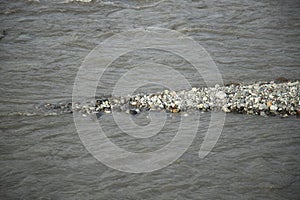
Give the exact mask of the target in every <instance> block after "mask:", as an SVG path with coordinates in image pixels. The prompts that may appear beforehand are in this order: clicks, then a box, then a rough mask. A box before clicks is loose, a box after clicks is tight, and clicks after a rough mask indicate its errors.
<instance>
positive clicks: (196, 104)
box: [45, 81, 300, 117]
mask: <svg viewBox="0 0 300 200" xmlns="http://www.w3.org/2000/svg"><path fill="white" fill-rule="evenodd" d="M45 106H46V107H49V109H52V107H54V108H53V109H57V106H54V105H53V104H46V105H45ZM58 107H63V109H64V110H65V111H66V112H73V111H76V112H80V113H82V114H83V115H87V114H96V115H97V116H101V115H102V114H103V113H110V112H111V111H112V110H114V111H124V112H127V113H130V114H138V113H140V112H142V111H144V110H164V111H166V112H171V113H178V112H191V111H193V110H201V111H210V110H222V111H223V112H227V113H230V112H232V113H246V114H251V115H263V116H265V115H280V116H282V117H287V116H289V115H300V83H299V81H295V82H283V83H275V82H270V83H255V84H251V85H244V84H231V85H227V86H219V85H215V87H208V88H192V89H191V90H189V91H184V90H183V91H177V92H175V91H169V90H164V91H162V92H161V93H157V94H137V95H133V96H125V97H111V98H105V99H98V100H96V102H95V103H93V102H90V103H89V104H85V105H82V104H80V103H73V104H72V106H71V104H66V105H59V106H58ZM58 109H59V108H58Z"/></svg>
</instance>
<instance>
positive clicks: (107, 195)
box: [0, 0, 300, 199]
mask: <svg viewBox="0 0 300 200" xmlns="http://www.w3.org/2000/svg"><path fill="white" fill-rule="evenodd" d="M0 7H1V9H0V16H1V22H0V24H1V26H0V34H1V35H0V52H1V53H0V63H1V65H0V66H1V68H0V69H1V73H0V83H1V97H0V103H1V105H0V110H1V114H0V118H1V123H0V141H1V147H0V174H1V176H0V178H1V180H0V183H1V184H0V185H1V187H0V197H1V199H175V198H177V199H298V198H299V196H300V193H299V191H298V188H299V187H300V180H299V173H300V169H299V162H300V158H299V155H298V152H299V151H300V147H299V144H300V139H299V128H300V126H299V118H297V117H296V116H289V117H288V118H281V117H280V116H275V117H272V116H256V115H240V114H233V113H228V114H226V119H225V124H224V127H223V131H222V134H221V136H220V138H219V140H218V142H217V144H216V145H215V147H214V148H213V150H212V151H211V152H210V153H209V154H208V156H207V157H205V158H204V159H200V158H199V156H198V153H199V149H200V146H201V144H202V142H203V140H204V137H205V133H206V131H207V130H208V128H209V122H210V119H211V115H212V114H216V113H212V112H205V113H200V123H199V124H200V125H199V128H198V130H197V135H196V137H195V139H194V140H193V143H192V145H191V146H190V147H189V148H188V150H187V151H186V152H185V153H184V154H183V155H182V156H181V157H180V158H179V159H178V160H177V161H175V162H174V163H172V164H171V165H169V166H168V167H165V168H163V169H160V170H158V171H154V172H151V173H145V174H129V173H125V172H120V171H118V170H114V169H111V168H109V167H107V166H106V165H104V164H102V163H100V162H99V161H98V160H96V159H95V158H94V157H93V156H92V155H91V154H90V153H89V152H88V151H87V150H86V148H85V147H84V145H83V144H82V142H81V140H80V138H79V136H78V134H77V131H76V127H75V124H74V120H73V115H72V114H69V113H64V112H61V113H56V114H55V115H53V113H51V112H41V111H39V110H38V109H36V108H39V107H40V106H41V105H45V104H47V103H49V102H51V103H58V104H59V102H64V103H65V102H70V99H72V90H73V83H74V81H75V77H76V74H77V72H78V69H79V67H80V65H81V63H82V62H83V61H84V58H85V57H86V56H87V55H88V53H89V52H90V51H91V50H92V49H93V48H95V47H96V46H97V45H98V44H100V43H101V42H103V41H104V40H105V39H107V38H109V37H111V36H112V35H115V34H117V33H120V32H123V31H126V30H128V29H133V28H143V27H150V26H151V27H161V28H167V29H171V30H176V31H178V32H180V33H183V34H185V35H187V36H190V37H192V38H193V39H194V40H195V41H197V42H198V43H199V44H201V45H202V46H203V47H204V48H205V49H206V50H207V52H208V53H209V54H210V56H211V57H212V59H213V60H214V62H215V63H216V65H217V67H218V69H219V71H220V74H221V75H222V78H223V81H224V83H225V84H226V83H233V82H237V83H240V82H243V83H245V84H251V83H255V82H257V81H263V82H270V81H272V80H275V79H276V78H277V77H285V78H287V79H289V80H299V77H300V76H299V75H300V68H299V52H300V51H299V50H300V49H299V48H300V43H299V41H300V40H299V39H300V38H299V37H300V26H299V14H298V13H299V8H300V4H299V2H298V1H293V0H290V1H234V0H229V1H214V0H213V1H205V0H203V1H201V0H199V1H186V2H181V1H156V0H149V1H138V0H135V1H113V0H111V1H100V0H94V1H91V2H87V3H83V2H75V1H74V2H71V1H64V0H55V1H48V0H40V1H26V0H22V1H16V0H11V1H8V0H7V1H1V2H0ZM143 61H152V62H156V63H160V64H164V65H169V66H172V68H173V69H175V70H177V71H178V72H180V73H181V74H183V75H184V76H185V77H186V79H187V80H188V81H189V82H190V84H191V86H192V87H196V88H203V87H205V82H204V80H203V78H202V77H201V76H199V74H198V73H195V69H194V68H193V67H192V66H191V65H190V64H189V63H188V62H186V61H185V60H183V59H182V58H180V57H178V56H175V55H173V54H171V53H169V52H163V51H159V50H154V49H146V50H145V49H144V50H141V51H134V52H130V53H128V54H126V55H123V56H121V57H120V58H119V59H118V60H116V61H114V62H113V63H112V65H111V66H110V67H109V69H107V70H106V71H105V73H104V74H103V76H102V78H101V80H100V82H99V85H98V88H97V93H96V95H97V96H99V97H106V96H107V95H110V94H111V91H112V90H113V86H114V84H115V83H116V81H117V80H118V79H119V78H120V77H121V76H122V75H123V74H124V73H126V72H127V71H128V70H130V69H131V66H134V65H137V64H138V63H140V62H143ZM157 73H159V71H158V72H157ZM88 78H89V77H87V79H88ZM141 78H145V79H146V78H149V77H148V76H147V75H146V74H141ZM154 81H155V80H154ZM165 89H166V88H163V87H162V86H160V85H155V84H153V85H148V86H145V87H141V88H138V90H137V91H136V93H137V94H140V93H148V94H150V93H156V92H160V91H163V90H165ZM183 89H186V88H178V91H180V90H183ZM154 116H155V117H156V118H157V119H161V120H163V119H165V118H164V115H163V113H160V112H156V113H155V114H154ZM180 116H181V114H180V113H179V114H178V113H174V114H171V115H168V117H167V121H166V124H165V126H164V128H163V129H162V130H161V132H160V133H159V134H157V135H155V136H154V137H152V138H151V139H143V140H141V139H132V138H131V137H129V136H128V135H126V134H124V133H123V132H122V131H121V130H120V129H119V127H118V126H117V124H116V123H115V122H114V119H113V116H112V115H109V114H108V115H102V116H101V120H100V121H99V123H101V125H102V128H103V130H104V131H105V133H106V135H107V136H108V138H109V139H110V140H111V141H113V142H114V143H115V144H117V145H118V146H120V147H122V148H124V149H126V150H128V151H133V152H145V151H155V150H157V149H159V148H161V147H163V146H165V145H166V144H168V143H169V142H170V141H171V140H172V138H173V137H174V135H175V134H176V131H177V129H178V123H179V121H180V120H181V118H180ZM119 117H121V118H122V117H123V118H124V119H125V118H127V117H131V118H132V119H133V121H134V122H135V123H136V124H138V125H140V126H144V125H147V124H148V123H149V118H147V116H144V115H143V114H142V113H141V114H139V115H128V114H126V113H125V112H124V113H123V112H121V113H120V116H119ZM185 119H187V120H186V121H188V123H190V125H191V126H192V125H193V124H195V123H196V122H198V121H197V119H198V118H197V117H196V116H195V115H194V114H193V113H191V114H189V115H188V116H185ZM87 128H88V127H87ZM129 128H130V127H129ZM153 130H155V127H153Z"/></svg>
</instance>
